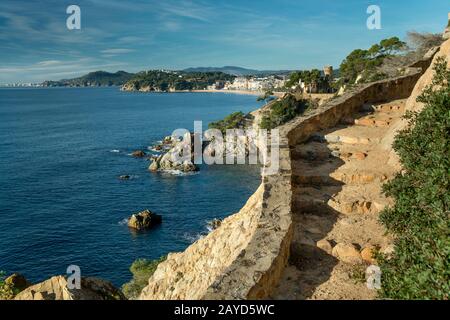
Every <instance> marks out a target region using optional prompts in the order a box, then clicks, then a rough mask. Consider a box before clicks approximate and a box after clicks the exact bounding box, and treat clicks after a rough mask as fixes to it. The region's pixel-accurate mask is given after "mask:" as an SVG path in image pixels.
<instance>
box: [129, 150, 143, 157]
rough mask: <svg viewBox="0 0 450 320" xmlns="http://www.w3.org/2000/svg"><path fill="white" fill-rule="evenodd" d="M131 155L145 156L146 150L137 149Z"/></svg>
mask: <svg viewBox="0 0 450 320" xmlns="http://www.w3.org/2000/svg"><path fill="white" fill-rule="evenodd" d="M131 155H132V156H133V157H135V158H143V157H145V152H144V151H142V150H136V151H134V152H133V153H132V154H131Z"/></svg>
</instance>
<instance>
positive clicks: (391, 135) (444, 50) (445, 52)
mask: <svg viewBox="0 0 450 320" xmlns="http://www.w3.org/2000/svg"><path fill="white" fill-rule="evenodd" d="M444 38H445V36H444ZM439 57H445V58H447V63H448V66H449V67H450V32H448V33H447V40H446V41H445V42H444V43H443V44H442V45H441V47H440V49H439V52H437V53H436V55H435V56H434V58H433V61H432V63H431V66H430V67H429V68H428V69H427V70H426V72H425V73H424V74H423V75H422V76H421V78H420V79H419V81H418V82H417V83H416V85H415V87H414V90H413V92H412V93H411V96H410V97H409V98H408V100H407V101H406V106H405V109H406V110H407V111H415V112H420V111H422V109H423V107H424V105H423V103H421V102H417V98H418V97H419V96H420V95H421V94H422V92H423V90H424V89H425V88H426V87H427V86H429V85H431V83H432V81H433V78H434V75H435V71H434V70H433V67H434V66H435V64H436V62H437V59H438V58H439ZM407 126H408V121H407V120H406V119H403V120H401V121H399V122H397V123H396V124H395V125H394V126H392V128H391V129H390V130H389V132H388V133H387V134H386V136H385V137H384V138H383V140H382V141H381V145H382V146H383V147H384V148H385V149H386V150H392V144H393V142H394V139H395V136H396V135H397V134H398V132H399V131H401V130H403V129H405V128H406V127H407ZM389 164H390V165H392V166H395V167H397V168H398V170H400V169H401V166H400V161H399V158H398V155H397V154H396V153H395V151H394V150H392V151H391V154H390V159H389Z"/></svg>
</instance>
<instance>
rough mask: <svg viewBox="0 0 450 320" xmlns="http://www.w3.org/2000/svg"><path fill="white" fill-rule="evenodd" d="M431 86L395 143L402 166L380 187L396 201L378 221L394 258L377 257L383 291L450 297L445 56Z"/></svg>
mask: <svg viewBox="0 0 450 320" xmlns="http://www.w3.org/2000/svg"><path fill="white" fill-rule="evenodd" d="M435 70H436V75H435V77H434V79H433V83H432V85H431V86H429V87H427V88H426V89H425V90H424V92H423V94H422V95H421V96H420V97H419V98H418V102H422V103H424V105H425V107H424V109H423V110H422V112H420V113H416V112H414V113H413V112H409V113H408V114H407V115H406V117H407V119H408V120H409V126H408V128H407V129H405V130H402V131H401V132H400V133H399V134H398V136H397V137H396V140H395V142H394V149H395V150H396V152H397V153H398V155H399V156H400V159H401V163H402V165H403V168H404V170H403V171H402V172H401V173H399V174H398V175H397V176H396V177H395V179H393V180H392V181H390V182H389V183H387V184H386V185H385V186H384V191H385V193H386V195H388V196H391V197H393V198H394V199H395V205H394V206H393V207H392V208H388V209H386V210H385V211H383V213H382V214H381V217H380V219H381V222H382V223H383V224H384V225H385V226H386V228H387V230H388V231H389V232H391V233H392V234H393V235H394V236H395V252H394V254H393V256H392V257H387V256H381V259H380V266H381V269H382V272H383V275H382V296H383V297H385V298H390V299H446V300H447V299H449V293H450V219H449V213H450V171H449V168H450V151H449V150H450V70H448V69H447V63H446V61H445V60H444V58H440V59H439V60H438V62H437V64H436V67H435Z"/></svg>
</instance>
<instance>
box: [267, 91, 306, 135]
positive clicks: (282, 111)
mask: <svg viewBox="0 0 450 320" xmlns="http://www.w3.org/2000/svg"><path fill="white" fill-rule="evenodd" d="M311 105H312V102H311V101H308V100H304V99H301V100H297V99H296V98H295V97H294V96H293V95H291V94H290V95H288V96H286V97H285V98H283V99H281V100H279V101H276V102H274V103H273V104H272V105H271V106H270V111H269V112H267V113H266V114H265V115H264V116H263V117H262V120H261V123H260V127H261V129H268V130H270V129H274V128H276V127H278V126H280V125H282V124H284V123H286V122H288V121H290V120H292V119H294V118H295V117H296V116H298V115H300V114H303V113H304V112H305V111H306V110H307V109H308V108H309V107H310V106H311Z"/></svg>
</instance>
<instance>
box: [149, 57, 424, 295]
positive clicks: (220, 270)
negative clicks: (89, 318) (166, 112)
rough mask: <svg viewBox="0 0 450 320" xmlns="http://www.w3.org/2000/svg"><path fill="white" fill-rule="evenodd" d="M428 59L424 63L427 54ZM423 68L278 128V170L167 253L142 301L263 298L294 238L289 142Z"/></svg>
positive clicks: (407, 89)
mask: <svg viewBox="0 0 450 320" xmlns="http://www.w3.org/2000/svg"><path fill="white" fill-rule="evenodd" d="M427 59H428V60H429V61H423V62H422V63H423V64H422V66H426V65H427V64H428V65H429V64H430V62H431V59H432V57H429V58H427ZM427 59H425V60H427ZM424 70H425V68H410V69H409V70H408V71H407V74H405V75H404V76H401V77H398V78H395V79H389V80H383V81H379V82H375V83H371V84H367V85H365V86H363V87H360V88H358V89H357V90H355V91H353V92H349V93H346V94H344V95H342V96H340V97H338V98H335V99H333V100H331V101H329V102H328V103H326V104H324V105H322V106H321V107H319V108H317V109H315V110H313V111H312V112H310V113H308V114H307V115H304V116H301V117H297V118H296V119H294V120H292V121H291V122H288V123H287V124H285V125H283V126H281V127H280V128H279V130H280V144H281V145H280V171H279V173H278V174H276V175H264V176H263V181H262V184H261V186H260V188H259V189H258V191H257V192H256V193H255V194H254V195H253V196H252V197H251V198H250V200H249V202H248V203H247V204H246V206H245V207H244V208H243V209H242V210H241V211H240V212H239V213H238V214H236V215H233V216H231V217H229V218H228V219H226V220H225V221H224V223H223V224H222V226H220V227H219V228H218V229H217V230H215V231H214V232H212V233H211V234H210V235H208V236H207V237H205V238H204V239H201V240H199V241H197V242H196V243H194V244H193V245H191V246H190V247H189V248H188V249H186V251H184V252H183V253H177V254H171V255H169V257H168V259H167V260H166V261H165V262H163V263H161V264H160V265H159V266H158V268H157V270H156V272H155V274H154V275H153V277H152V278H150V279H149V285H148V286H147V287H146V288H145V289H144V290H143V291H142V293H141V296H140V299H263V298H267V297H269V296H270V294H271V293H272V290H273V289H274V288H275V286H276V284H277V283H278V281H279V279H280V277H281V274H282V272H283V270H284V268H285V266H286V264H287V261H288V258H289V249H290V244H291V240H292V217H291V201H292V188H291V179H292V177H291V156H290V153H291V152H290V150H291V147H294V146H295V145H297V144H299V143H302V142H304V141H306V140H307V139H308V138H309V137H310V136H311V135H312V134H313V133H315V132H317V131H319V130H321V129H324V128H329V127H333V126H335V125H336V124H337V123H338V122H339V121H340V120H341V119H342V118H344V117H347V116H350V115H352V114H354V113H357V112H358V111H359V110H360V108H361V107H362V106H363V105H364V104H371V103H379V102H384V101H390V100H396V99H404V98H407V97H409V96H410V94H411V92H412V91H413V88H414V86H415V85H416V83H417V81H418V80H419V78H420V77H421V76H422V74H423V73H424Z"/></svg>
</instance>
